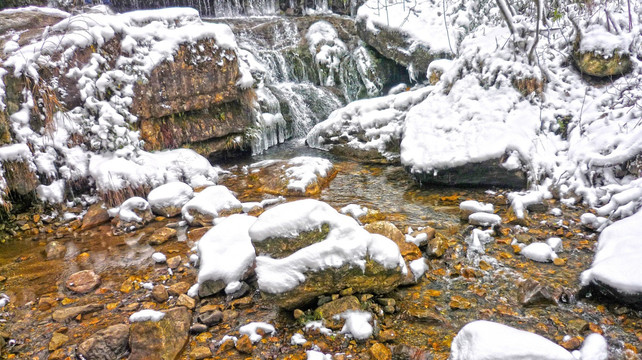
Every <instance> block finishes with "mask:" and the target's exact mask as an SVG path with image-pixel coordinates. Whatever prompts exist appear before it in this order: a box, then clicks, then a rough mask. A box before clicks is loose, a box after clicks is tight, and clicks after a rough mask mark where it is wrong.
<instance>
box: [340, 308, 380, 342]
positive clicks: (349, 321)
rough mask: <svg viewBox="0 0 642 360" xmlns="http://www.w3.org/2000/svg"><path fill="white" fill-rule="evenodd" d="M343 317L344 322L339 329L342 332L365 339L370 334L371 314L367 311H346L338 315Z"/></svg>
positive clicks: (371, 330)
mask: <svg viewBox="0 0 642 360" xmlns="http://www.w3.org/2000/svg"><path fill="white" fill-rule="evenodd" d="M337 316H338V317H340V318H343V319H345V321H346V322H345V324H344V325H343V328H342V329H341V333H342V334H347V335H350V336H352V337H353V338H355V339H357V340H366V339H367V338H369V337H371V336H372V332H373V330H374V329H373V327H372V325H370V321H372V314H371V313H369V312H367V311H346V312H343V313H341V314H339V315H337Z"/></svg>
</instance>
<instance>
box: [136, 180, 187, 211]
mask: <svg viewBox="0 0 642 360" xmlns="http://www.w3.org/2000/svg"><path fill="white" fill-rule="evenodd" d="M193 195H194V190H192V187H191V186H189V185H187V184H185V183H182V182H178V181H176V182H171V183H167V184H165V185H161V186H159V187H157V188H155V189H154V190H152V191H150V192H149V194H148V195H147V201H148V202H149V205H150V206H151V207H152V211H153V212H154V213H155V214H161V215H166V214H163V208H166V207H173V208H182V207H183V205H185V204H186V203H187V202H188V201H189V200H190V199H191V198H192V196H193Z"/></svg>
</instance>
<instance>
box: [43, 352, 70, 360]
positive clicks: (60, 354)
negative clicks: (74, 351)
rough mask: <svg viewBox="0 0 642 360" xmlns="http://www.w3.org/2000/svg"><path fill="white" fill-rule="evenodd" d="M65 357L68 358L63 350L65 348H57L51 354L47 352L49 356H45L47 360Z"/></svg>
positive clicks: (60, 359)
mask: <svg viewBox="0 0 642 360" xmlns="http://www.w3.org/2000/svg"><path fill="white" fill-rule="evenodd" d="M65 358H67V359H68V357H67V353H66V352H65V350H64V349H58V350H56V351H54V352H52V353H51V354H49V357H48V358H47V360H63V359H65Z"/></svg>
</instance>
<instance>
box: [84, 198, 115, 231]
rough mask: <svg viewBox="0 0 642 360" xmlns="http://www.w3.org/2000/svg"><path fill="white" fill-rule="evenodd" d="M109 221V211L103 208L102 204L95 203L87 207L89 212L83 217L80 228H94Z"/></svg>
mask: <svg viewBox="0 0 642 360" xmlns="http://www.w3.org/2000/svg"><path fill="white" fill-rule="evenodd" d="M108 221H109V213H107V210H106V209H104V208H103V205H102V204H94V205H92V206H90V207H89V209H87V213H86V214H85V216H84V217H83V218H82V225H81V226H80V230H89V229H93V228H95V227H96V226H98V225H102V224H104V223H106V222H108Z"/></svg>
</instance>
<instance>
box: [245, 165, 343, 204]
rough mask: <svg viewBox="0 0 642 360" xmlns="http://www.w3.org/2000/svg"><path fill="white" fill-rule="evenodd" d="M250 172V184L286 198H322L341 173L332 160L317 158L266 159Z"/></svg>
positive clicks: (251, 166)
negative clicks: (324, 191) (322, 194)
mask: <svg viewBox="0 0 642 360" xmlns="http://www.w3.org/2000/svg"><path fill="white" fill-rule="evenodd" d="M247 172H248V174H247V175H248V176H247V178H246V181H247V184H248V185H251V186H252V187H253V188H254V189H255V191H259V192H262V193H265V194H271V195H283V196H313V195H318V194H319V193H320V192H321V190H322V189H323V188H325V187H327V186H328V184H329V183H330V182H331V181H332V179H334V177H335V176H336V174H337V170H336V169H335V168H334V166H333V165H332V162H330V160H327V159H323V158H319V157H313V156H298V157H294V158H292V159H290V160H264V161H260V162H257V163H254V164H252V165H250V166H249V167H248V168H247Z"/></svg>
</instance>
